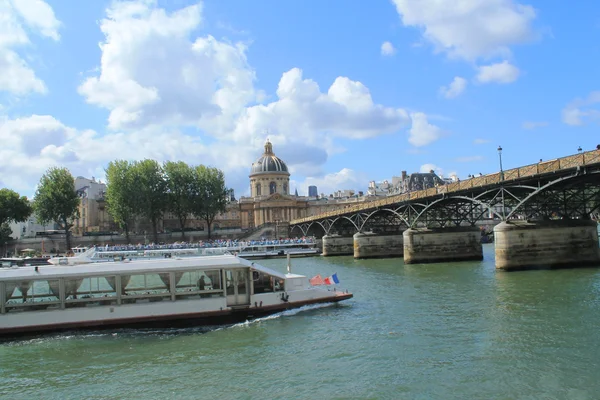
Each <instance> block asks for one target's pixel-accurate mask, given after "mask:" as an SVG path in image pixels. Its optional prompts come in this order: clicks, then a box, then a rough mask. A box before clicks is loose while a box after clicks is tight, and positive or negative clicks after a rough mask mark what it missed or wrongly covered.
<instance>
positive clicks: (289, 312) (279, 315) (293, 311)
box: [216, 303, 336, 330]
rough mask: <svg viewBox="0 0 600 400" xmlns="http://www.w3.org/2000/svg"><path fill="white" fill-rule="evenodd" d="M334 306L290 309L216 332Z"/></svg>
mask: <svg viewBox="0 0 600 400" xmlns="http://www.w3.org/2000/svg"><path fill="white" fill-rule="evenodd" d="M335 305H336V303H322V304H311V305H308V306H302V307H298V308H294V309H291V310H286V311H282V312H278V313H275V314H271V315H267V316H266V317H260V318H255V319H251V320H248V321H244V322H239V323H237V324H233V325H229V326H223V327H219V328H218V329H216V330H221V329H231V328H240V327H247V326H252V325H255V324H260V323H262V322H265V321H269V320H272V319H279V318H282V317H289V316H292V315H296V314H299V313H301V312H305V311H310V310H317V309H319V308H326V307H332V306H335Z"/></svg>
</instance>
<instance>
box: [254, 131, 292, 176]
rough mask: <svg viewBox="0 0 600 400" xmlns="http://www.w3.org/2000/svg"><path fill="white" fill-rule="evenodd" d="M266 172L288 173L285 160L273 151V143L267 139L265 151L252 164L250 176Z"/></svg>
mask: <svg viewBox="0 0 600 400" xmlns="http://www.w3.org/2000/svg"><path fill="white" fill-rule="evenodd" d="M267 173H269V174H283V175H288V176H289V175H290V173H289V172H288V167H287V165H286V164H285V162H283V160H282V159H280V158H279V157H277V156H276V155H275V153H273V145H272V144H271V142H270V141H269V139H267V141H266V142H265V152H264V153H263V155H262V156H261V157H260V158H259V159H258V160H256V161H255V162H254V163H253V164H252V168H251V170H250V176H253V175H257V174H267Z"/></svg>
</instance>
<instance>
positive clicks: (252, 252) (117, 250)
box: [48, 238, 320, 265]
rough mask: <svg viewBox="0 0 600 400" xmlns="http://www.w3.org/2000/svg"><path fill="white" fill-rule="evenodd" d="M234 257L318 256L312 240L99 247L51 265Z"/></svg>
mask: <svg viewBox="0 0 600 400" xmlns="http://www.w3.org/2000/svg"><path fill="white" fill-rule="evenodd" d="M219 254H236V255H237V256H239V257H242V258H246V259H265V258H283V257H287V256H290V257H307V256H315V255H318V254H320V250H319V249H318V248H317V244H316V242H315V240H314V239H312V238H311V239H304V240H274V241H251V242H234V243H232V244H228V245H227V246H222V247H205V246H198V245H177V246H174V245H149V246H128V245H124V246H110V247H109V246H99V247H95V246H94V247H90V248H87V247H75V248H74V249H73V255H72V256H70V257H54V258H51V259H49V260H48V262H49V263H50V264H53V265H80V264H88V263H92V262H105V261H114V260H115V259H134V258H152V257H165V258H169V257H188V256H207V255H219Z"/></svg>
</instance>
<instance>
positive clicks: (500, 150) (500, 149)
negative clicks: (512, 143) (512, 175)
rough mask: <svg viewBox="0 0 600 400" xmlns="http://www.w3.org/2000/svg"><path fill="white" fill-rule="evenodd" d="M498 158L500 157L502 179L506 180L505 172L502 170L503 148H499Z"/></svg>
mask: <svg viewBox="0 0 600 400" xmlns="http://www.w3.org/2000/svg"><path fill="white" fill-rule="evenodd" d="M498 157H500V179H502V180H504V171H503V170H502V146H498Z"/></svg>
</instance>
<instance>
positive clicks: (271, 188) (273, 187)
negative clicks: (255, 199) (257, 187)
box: [269, 182, 277, 194]
mask: <svg viewBox="0 0 600 400" xmlns="http://www.w3.org/2000/svg"><path fill="white" fill-rule="evenodd" d="M276 190H277V184H276V183H275V182H271V183H270V184H269V193H270V194H273V193H275V191H276Z"/></svg>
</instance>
